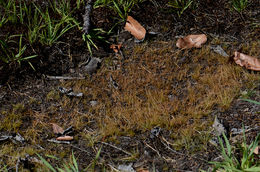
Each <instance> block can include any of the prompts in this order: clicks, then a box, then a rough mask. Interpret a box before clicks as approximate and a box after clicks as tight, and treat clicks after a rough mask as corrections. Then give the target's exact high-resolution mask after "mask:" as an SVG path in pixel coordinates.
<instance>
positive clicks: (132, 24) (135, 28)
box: [125, 16, 146, 40]
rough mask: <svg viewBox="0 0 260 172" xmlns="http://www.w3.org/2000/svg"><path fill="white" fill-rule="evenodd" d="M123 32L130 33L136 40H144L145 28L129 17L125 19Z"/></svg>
mask: <svg viewBox="0 0 260 172" xmlns="http://www.w3.org/2000/svg"><path fill="white" fill-rule="evenodd" d="M125 30H127V31H128V32H130V33H131V34H132V35H133V36H134V37H135V38H136V39H138V40H142V39H144V37H145V34H146V30H145V28H144V27H143V26H142V25H141V24H140V23H139V22H138V21H136V20H135V19H134V18H133V17H131V16H128V17H127V21H126V24H125Z"/></svg>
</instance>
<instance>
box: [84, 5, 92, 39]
mask: <svg viewBox="0 0 260 172" xmlns="http://www.w3.org/2000/svg"><path fill="white" fill-rule="evenodd" d="M91 11H92V0H89V1H88V3H87V5H86V6H85V14H84V15H83V21H84V23H83V29H82V30H83V31H84V33H85V34H88V32H89V27H90V13H91Z"/></svg>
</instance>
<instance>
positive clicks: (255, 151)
mask: <svg viewBox="0 0 260 172" xmlns="http://www.w3.org/2000/svg"><path fill="white" fill-rule="evenodd" d="M254 154H256V155H258V154H259V146H257V147H256V148H255V149H254Z"/></svg>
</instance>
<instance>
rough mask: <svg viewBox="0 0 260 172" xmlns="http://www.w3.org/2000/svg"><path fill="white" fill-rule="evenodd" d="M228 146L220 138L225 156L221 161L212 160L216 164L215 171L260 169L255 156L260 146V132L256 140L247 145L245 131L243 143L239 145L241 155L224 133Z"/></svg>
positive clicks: (231, 171) (221, 148)
mask: <svg viewBox="0 0 260 172" xmlns="http://www.w3.org/2000/svg"><path fill="white" fill-rule="evenodd" d="M223 138H224V141H225V145H226V147H224V143H223V141H222V140H221V139H220V138H218V140H219V143H220V150H221V154H222V157H223V161H221V162H210V163H211V164H213V165H214V166H215V168H214V169H213V171H225V172H233V171H241V172H242V171H252V172H253V171H255V172H256V171H260V163H259V162H258V161H257V159H256V158H254V150H255V148H256V147H257V146H258V142H259V138H260V134H258V135H257V136H256V138H255V140H254V141H253V142H252V143H251V144H250V145H249V146H247V144H246V137H245V133H243V143H242V144H241V145H240V146H239V148H238V149H239V150H240V153H241V154H240V155H241V156H240V157H237V155H236V154H235V151H236V150H235V149H233V147H232V146H231V145H230V143H229V141H228V139H227V137H226V135H225V134H223Z"/></svg>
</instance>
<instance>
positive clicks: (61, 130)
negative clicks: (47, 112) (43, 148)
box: [51, 123, 64, 134]
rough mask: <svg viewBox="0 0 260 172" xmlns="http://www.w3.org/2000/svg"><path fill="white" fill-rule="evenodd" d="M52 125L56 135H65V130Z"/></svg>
mask: <svg viewBox="0 0 260 172" xmlns="http://www.w3.org/2000/svg"><path fill="white" fill-rule="evenodd" d="M51 124H52V130H53V132H54V133H55V134H63V132H64V130H63V128H61V127H60V126H58V125H57V124H55V123H51Z"/></svg>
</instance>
